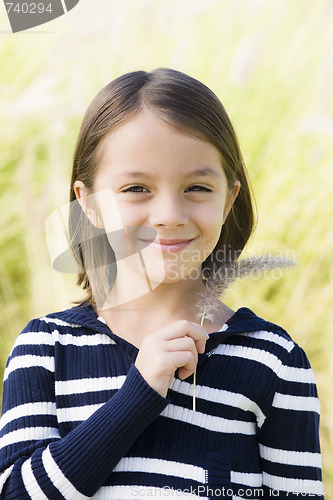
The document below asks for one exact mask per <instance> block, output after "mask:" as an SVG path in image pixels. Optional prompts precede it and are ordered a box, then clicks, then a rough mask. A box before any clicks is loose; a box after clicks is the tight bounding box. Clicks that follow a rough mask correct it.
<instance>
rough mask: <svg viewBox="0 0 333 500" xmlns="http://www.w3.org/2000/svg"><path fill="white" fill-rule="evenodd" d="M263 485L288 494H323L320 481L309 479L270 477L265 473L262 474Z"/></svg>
mask: <svg viewBox="0 0 333 500" xmlns="http://www.w3.org/2000/svg"><path fill="white" fill-rule="evenodd" d="M263 483H264V485H266V486H268V487H269V488H271V489H273V490H279V492H282V491H286V492H288V493H290V494H291V493H294V494H301V493H307V494H310V493H311V494H314V495H323V494H324V487H323V483H322V482H321V481H313V480H311V479H293V478H287V477H281V476H272V475H270V474H268V473H267V472H263Z"/></svg>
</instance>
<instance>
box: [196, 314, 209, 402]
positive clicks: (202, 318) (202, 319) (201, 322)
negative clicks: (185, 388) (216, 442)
mask: <svg viewBox="0 0 333 500" xmlns="http://www.w3.org/2000/svg"><path fill="white" fill-rule="evenodd" d="M205 312H206V311H204V313H203V315H202V317H201V321H200V326H202V325H203V322H204V319H205ZM196 375H197V368H195V370H194V373H193V411H195V409H196V405H195V388H196Z"/></svg>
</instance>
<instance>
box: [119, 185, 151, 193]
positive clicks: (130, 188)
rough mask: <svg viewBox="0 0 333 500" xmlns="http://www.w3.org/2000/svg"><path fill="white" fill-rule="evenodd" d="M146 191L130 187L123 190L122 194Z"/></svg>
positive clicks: (141, 187)
mask: <svg viewBox="0 0 333 500" xmlns="http://www.w3.org/2000/svg"><path fill="white" fill-rule="evenodd" d="M146 192H148V189H147V188H145V187H143V186H131V187H129V188H126V189H124V190H123V193H146Z"/></svg>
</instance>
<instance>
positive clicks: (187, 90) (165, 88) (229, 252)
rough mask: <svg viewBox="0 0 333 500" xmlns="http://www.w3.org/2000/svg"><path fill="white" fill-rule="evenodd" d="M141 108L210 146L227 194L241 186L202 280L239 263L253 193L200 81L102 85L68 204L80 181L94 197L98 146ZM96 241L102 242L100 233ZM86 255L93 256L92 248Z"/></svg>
mask: <svg viewBox="0 0 333 500" xmlns="http://www.w3.org/2000/svg"><path fill="white" fill-rule="evenodd" d="M143 108H148V109H149V110H150V111H152V112H153V113H155V114H156V115H157V116H158V117H159V118H161V119H162V120H164V121H166V122H167V123H169V124H170V125H172V126H174V127H176V128H178V129H180V130H182V131H183V132H185V133H189V134H192V135H194V136H196V137H198V138H200V139H204V140H205V141H207V142H209V143H211V144H213V145H214V146H215V147H216V148H217V149H218V150H219V151H220V153H221V157H222V158H221V166H222V167H223V168H224V171H225V174H226V177H227V180H228V185H229V188H230V189H232V188H233V186H234V182H235V181H236V180H238V181H239V182H240V184H241V188H240V191H239V194H238V196H237V198H236V200H235V202H234V204H233V206H232V209H231V211H230V213H229V215H228V217H227V219H226V221H225V223H224V225H223V230H222V231H221V235H220V238H219V241H218V243H217V245H216V247H215V249H214V250H213V252H212V253H211V255H210V256H209V257H208V258H207V259H206V260H205V262H203V264H202V270H203V275H204V276H205V277H208V276H209V274H210V273H211V272H212V271H214V270H215V269H216V268H219V267H221V265H223V262H225V261H230V260H232V259H235V258H238V256H239V255H240V253H241V252H242V250H243V248H244V246H245V244H246V242H247V241H248V239H249V237H250V236H251V234H252V231H253V229H254V225H255V216H254V208H253V201H252V200H253V198H252V191H251V188H250V184H249V181H248V178H247V173H246V168H245V165H244V161H243V157H242V154H241V151H240V148H239V144H238V140H237V137H236V134H235V131H234V129H233V126H232V124H231V121H230V119H229V117H228V115H227V113H226V111H225V109H224V107H223V105H222V103H221V102H220V100H219V99H218V98H217V96H216V95H215V94H214V93H213V92H212V91H211V90H210V89H209V88H208V87H206V86H205V85H204V84H203V83H201V82H200V81H198V80H196V79H194V78H192V77H190V76H188V75H186V74H184V73H181V72H180V71H175V70H172V69H167V68H160V69H155V70H154V71H152V72H150V73H148V72H145V71H135V72H132V73H127V74H125V75H123V76H120V77H119V78H117V79H115V80H114V81H112V82H111V83H109V84H108V85H106V86H105V87H104V88H103V89H102V90H101V91H100V92H99V93H98V94H97V95H96V97H95V98H94V99H93V101H92V102H91V104H90V106H89V107H88V109H87V112H86V114H85V116H84V119H83V122H82V125H81V129H80V133H79V137H78V141H77V144H76V148H75V153H74V162H73V171H72V179H71V186H70V201H71V202H73V201H74V200H75V199H76V198H75V193H74V188H73V186H74V182H75V181H76V180H81V181H82V182H83V183H84V184H85V187H86V188H87V189H88V190H89V191H91V192H92V191H93V185H94V180H95V177H96V174H97V170H98V164H99V162H98V146H99V145H100V144H101V141H102V139H103V138H104V137H105V136H106V135H107V134H109V133H110V132H112V131H113V130H114V129H115V127H118V126H120V125H122V124H123V123H125V122H126V121H127V120H128V119H129V118H130V117H132V116H133V115H134V114H135V113H137V112H138V111H140V110H142V109H143ZM71 205H72V204H71ZM76 212H77V210H76V211H75V210H72V211H71V212H70V239H71V242H72V248H73V251H74V255H75V256H76V259H77V260H78V262H79V264H80V266H81V271H82V272H80V273H79V277H78V282H77V284H78V285H82V286H83V288H84V289H85V290H86V291H87V302H89V303H93V302H94V299H93V295H92V290H91V286H90V283H89V279H88V276H87V273H86V270H87V259H85V256H84V252H85V254H86V255H87V254H89V250H88V249H87V248H86V249H85V250H84V248H83V245H82V242H83V237H82V236H83V235H82V231H81V228H80V224H81V223H80V221H81V220H82V217H84V215H83V214H82V213H80V214H79V215H78V214H77V213H76ZM81 212H82V211H81ZM97 237H98V238H99V239H101V238H102V239H103V235H102V233H100V234H97ZM104 239H105V241H104V244H103V245H101V246H100V247H99V248H102V249H103V250H102V252H104V253H105V255H104V257H103V258H104V261H105V260H106V261H108V262H112V261H113V257H112V250H111V249H110V248H109V244H108V243H107V238H106V236H105V235H104ZM90 253H91V254H92V253H93V249H92V248H90ZM106 254H108V255H106ZM90 265H91V266H93V265H94V264H90ZM95 265H96V264H95ZM112 272H114V268H113V271H112ZM101 278H102V279H103V277H102V276H101ZM104 279H105V274H104ZM111 282H112V279H111Z"/></svg>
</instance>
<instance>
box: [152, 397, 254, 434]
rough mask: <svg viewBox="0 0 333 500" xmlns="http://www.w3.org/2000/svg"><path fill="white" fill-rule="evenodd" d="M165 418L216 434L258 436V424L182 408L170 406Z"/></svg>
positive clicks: (166, 410)
mask: <svg viewBox="0 0 333 500" xmlns="http://www.w3.org/2000/svg"><path fill="white" fill-rule="evenodd" d="M161 415H162V416H163V417H168V418H172V419H174V420H180V421H182V422H187V423H189V424H191V425H197V426H198V427H202V428H204V429H208V430H211V431H214V432H225V433H227V434H233V433H235V434H247V435H253V434H256V424H255V423H254V422H243V421H241V420H228V419H226V418H222V417H214V416H213V415H208V414H206V413H201V412H199V411H193V410H190V409H188V408H183V407H181V406H175V405H172V404H169V405H168V406H167V407H166V408H165V409H164V410H163V411H162V413H161Z"/></svg>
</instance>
